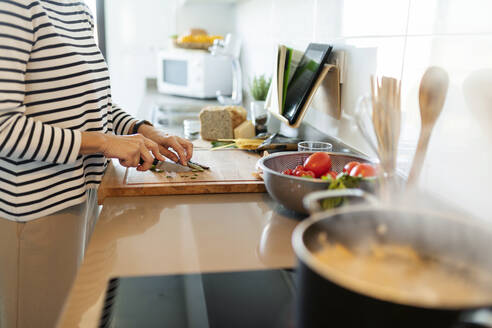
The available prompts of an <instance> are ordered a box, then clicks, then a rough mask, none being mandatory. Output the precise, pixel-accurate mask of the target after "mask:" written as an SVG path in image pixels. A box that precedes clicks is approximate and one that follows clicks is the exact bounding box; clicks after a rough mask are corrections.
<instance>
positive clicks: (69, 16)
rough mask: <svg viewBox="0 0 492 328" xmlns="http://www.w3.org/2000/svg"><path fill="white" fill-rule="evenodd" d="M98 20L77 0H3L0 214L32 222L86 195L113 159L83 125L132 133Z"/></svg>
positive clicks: (0, 0)
mask: <svg viewBox="0 0 492 328" xmlns="http://www.w3.org/2000/svg"><path fill="white" fill-rule="evenodd" d="M93 27H94V24H93V18H92V16H91V14H90V12H89V10H88V8H87V6H86V5H85V4H84V3H83V2H78V1H75V0H56V1H54V0H39V1H31V0H0V217H3V218H7V219H10V220H18V221H27V220H32V219H35V218H39V217H43V216H46V215H49V214H52V213H54V212H57V211H59V210H62V209H64V208H67V207H69V206H72V205H76V204H79V203H81V202H83V201H84V200H85V191H86V190H87V189H88V188H96V187H97V186H98V184H99V183H100V181H101V177H102V175H103V173H104V170H105V167H106V164H107V160H106V158H105V157H104V156H103V155H101V154H92V155H84V156H82V155H79V150H80V144H81V133H80V132H81V131H100V132H103V133H115V134H128V132H129V131H128V130H129V127H130V126H131V125H132V123H134V122H135V119H133V118H132V117H131V116H130V115H128V114H127V113H125V112H124V111H123V110H121V109H120V108H118V107H117V106H115V105H114V104H112V101H111V90H110V84H109V73H108V69H107V65H106V63H105V61H104V59H103V57H102V55H101V52H100V51H99V48H98V47H97V45H96V44H95V41H94V38H93Z"/></svg>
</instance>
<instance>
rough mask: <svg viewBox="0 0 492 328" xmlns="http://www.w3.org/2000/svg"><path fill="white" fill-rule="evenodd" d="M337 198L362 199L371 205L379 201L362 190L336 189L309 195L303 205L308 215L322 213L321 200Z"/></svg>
mask: <svg viewBox="0 0 492 328" xmlns="http://www.w3.org/2000/svg"><path fill="white" fill-rule="evenodd" d="M337 197H352V198H362V199H363V200H365V201H366V202H368V203H370V204H372V205H377V204H379V200H378V199H377V198H376V197H375V196H373V195H371V194H369V193H367V192H365V191H363V190H362V189H337V190H322V191H315V192H312V193H309V194H307V195H306V196H305V197H304V199H303V205H304V208H305V209H306V210H307V211H308V212H309V213H311V214H313V213H317V212H321V211H323V209H322V208H321V205H320V201H321V200H323V199H327V198H337Z"/></svg>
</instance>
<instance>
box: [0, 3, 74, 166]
mask: <svg viewBox="0 0 492 328" xmlns="http://www.w3.org/2000/svg"><path fill="white" fill-rule="evenodd" d="M36 3H37V2H36V1H35V2H32V3H30V4H29V2H27V1H11V0H0V157H7V158H12V159H23V160H26V159H28V160H36V161H45V162H51V163H60V164H62V163H74V162H75V160H76V158H77V156H78V152H79V149H80V143H81V134H80V132H79V131H76V130H70V129H63V128H60V127H55V126H52V125H48V124H44V123H42V122H40V121H36V120H34V119H33V118H30V117H27V116H26V115H25V110H26V107H25V106H24V97H25V92H26V87H25V86H26V84H25V74H26V65H27V62H28V60H29V56H30V52H31V49H32V47H33V45H34V31H33V24H32V20H33V14H32V12H31V8H32V7H33V6H34V5H35V4H36Z"/></svg>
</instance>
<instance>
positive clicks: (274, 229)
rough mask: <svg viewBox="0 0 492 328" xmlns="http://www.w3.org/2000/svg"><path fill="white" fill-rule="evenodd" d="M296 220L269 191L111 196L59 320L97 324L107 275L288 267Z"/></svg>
mask: <svg viewBox="0 0 492 328" xmlns="http://www.w3.org/2000/svg"><path fill="white" fill-rule="evenodd" d="M299 220H300V217H298V216H295V215H294V214H293V213H290V212H287V211H285V210H284V209H283V208H281V207H280V206H278V205H277V204H276V203H275V202H274V201H273V200H272V199H271V198H270V197H269V196H268V194H266V193H255V194H215V195H184V196H147V197H121V198H108V199H107V200H106V201H105V203H104V207H103V209H102V211H101V214H100V218H99V221H98V223H97V225H96V228H95V231H94V234H93V236H92V239H91V241H90V243H89V246H88V248H87V252H86V254H85V258H84V262H83V264H82V266H81V268H80V270H79V273H78V275H77V278H76V281H75V283H74V286H73V288H72V291H71V293H70V296H69V299H68V301H67V303H66V306H65V309H64V312H63V315H62V318H61V321H60V324H59V327H67V328H68V327H70V328H74V327H97V326H98V322H99V316H100V311H101V309H102V304H103V301H104V295H105V289H106V284H107V281H108V279H110V278H111V277H115V276H135V275H156V274H177V273H198V272H216V271H238V270H255V269H269V268H288V267H292V266H294V265H295V256H294V253H293V250H292V248H291V243H290V238H291V234H292V231H293V229H294V228H295V226H296V225H297V224H298V222H299Z"/></svg>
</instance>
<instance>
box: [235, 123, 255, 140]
mask: <svg viewBox="0 0 492 328" xmlns="http://www.w3.org/2000/svg"><path fill="white" fill-rule="evenodd" d="M255 136H256V133H255V126H254V125H253V123H251V121H249V120H246V121H244V122H243V123H241V124H239V126H238V127H236V128H235V129H234V139H239V138H254V137H255Z"/></svg>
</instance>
